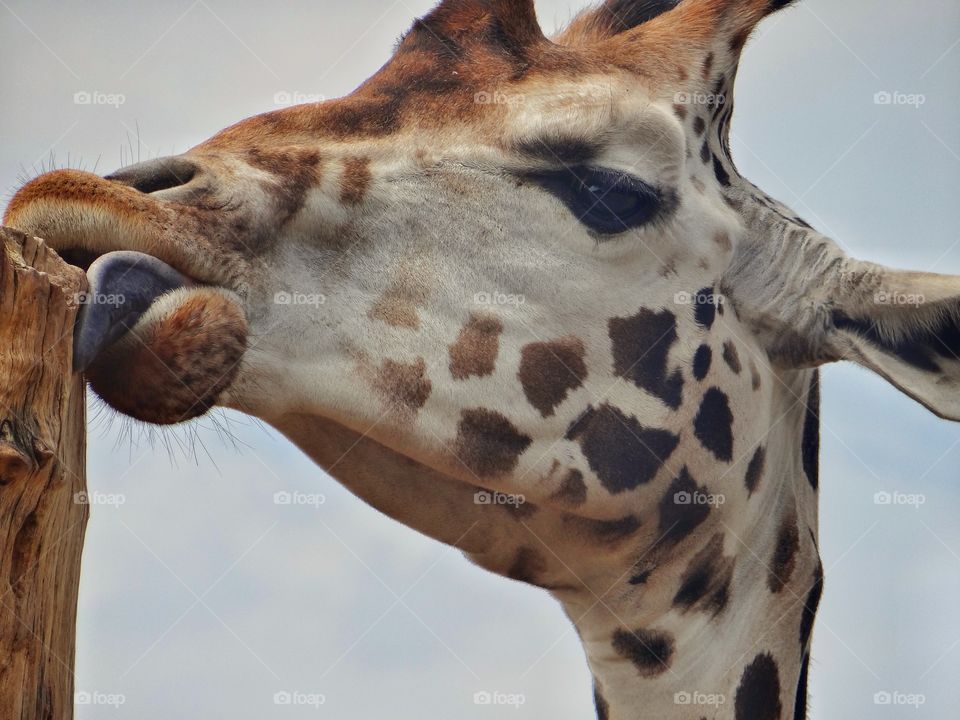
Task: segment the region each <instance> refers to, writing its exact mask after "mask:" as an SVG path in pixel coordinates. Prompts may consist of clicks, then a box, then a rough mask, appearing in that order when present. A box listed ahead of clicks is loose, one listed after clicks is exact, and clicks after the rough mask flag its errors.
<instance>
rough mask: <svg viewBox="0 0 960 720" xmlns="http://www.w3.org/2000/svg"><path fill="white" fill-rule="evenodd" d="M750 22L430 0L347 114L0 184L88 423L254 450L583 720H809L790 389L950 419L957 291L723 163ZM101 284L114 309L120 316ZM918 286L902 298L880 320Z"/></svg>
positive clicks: (806, 396)
mask: <svg viewBox="0 0 960 720" xmlns="http://www.w3.org/2000/svg"><path fill="white" fill-rule="evenodd" d="M789 4H791V3H790V2H786V1H779V2H778V1H772V0H682V1H680V2H675V1H668V0H608V1H607V2H606V3H604V4H602V5H600V6H598V7H596V8H593V9H590V10H587V11H585V12H583V13H582V14H580V15H579V16H577V17H576V18H575V19H574V20H573V21H572V22H571V23H570V25H569V26H568V27H567V28H566V29H564V30H563V31H561V32H560V33H559V34H558V35H556V36H555V37H553V38H547V37H545V36H544V34H543V32H542V31H541V29H540V27H539V25H538V23H537V19H536V16H535V12H534V8H533V2H532V0H444V1H443V2H441V3H440V5H439V6H438V7H437V8H436V9H435V10H434V11H432V12H431V13H430V14H429V15H427V16H426V17H424V18H422V19H420V20H418V21H416V22H415V23H414V25H413V27H412V29H411V30H410V31H409V32H408V33H407V34H406V35H405V36H404V37H403V38H402V40H401V41H400V43H399V44H398V46H397V48H396V51H395V53H394V55H393V57H392V58H391V60H390V61H389V62H388V63H387V64H386V65H385V66H384V67H383V68H381V69H380V70H379V71H378V72H377V73H376V74H375V75H374V76H373V77H372V78H370V79H369V80H368V81H367V82H365V83H364V84H363V85H361V87H360V88H358V89H357V90H356V91H355V92H354V93H352V94H351V95H349V96H347V97H345V98H342V99H338V100H334V101H329V102H323V103H317V104H308V105H302V106H296V107H292V108H287V109H284V110H279V111H274V112H269V113H266V114H264V115H260V116H256V117H253V118H250V119H246V120H243V121H241V122H239V123H237V124H236V125H233V126H231V127H229V128H227V129H225V130H223V131H221V132H220V133H218V134H217V135H215V136H214V137H212V138H211V139H209V140H208V141H206V142H204V143H202V144H200V145H198V146H197V147H195V148H193V149H191V150H190V151H188V152H186V153H184V154H182V155H179V156H176V157H170V158H162V159H158V160H152V161H148V162H146V163H141V164H138V165H134V166H131V167H127V168H123V169H121V170H119V171H117V172H115V173H113V174H112V175H108V176H106V177H98V176H96V175H92V174H90V173H85V172H80V171H76V170H57V171H53V172H50V173H46V174H44V175H41V176H39V177H38V178H35V179H33V180H32V181H30V182H28V183H26V184H25V185H24V186H23V187H22V188H21V189H20V190H19V191H18V192H17V193H16V195H15V196H14V197H13V199H12V200H11V202H10V204H9V206H8V207H7V209H6V212H5V215H4V223H5V224H7V225H10V226H12V227H14V228H18V229H20V230H22V231H24V232H28V233H32V234H34V235H37V236H41V237H43V238H45V239H46V241H47V242H49V243H50V244H51V245H52V246H53V247H54V248H55V249H57V250H58V251H59V252H60V253H61V254H62V255H63V256H64V257H66V258H68V259H69V260H70V261H71V262H74V263H75V264H78V265H80V266H82V267H85V268H87V271H88V277H89V280H90V284H91V297H92V298H93V299H92V301H91V302H90V303H89V304H87V305H85V306H84V308H83V310H82V313H81V319H80V323H79V325H78V328H77V330H76V335H75V357H76V365H77V367H78V369H81V370H83V371H84V372H85V373H86V374H87V377H88V378H89V380H90V382H91V384H92V386H93V388H94V389H95V390H96V392H97V393H99V394H100V395H101V397H103V398H104V399H105V400H106V401H107V402H108V403H109V404H110V405H112V406H113V407H114V408H116V409H117V410H119V411H121V412H124V413H126V414H128V415H130V416H132V417H134V418H137V419H139V420H143V421H147V422H153V423H175V422H180V421H186V420H189V419H191V418H193V417H196V416H198V415H201V414H203V413H205V412H207V411H208V410H210V409H211V408H212V407H214V406H217V405H219V406H224V407H230V408H234V409H238V410H241V411H243V412H246V413H249V414H251V415H254V416H256V417H259V418H261V419H263V420H265V421H266V422H268V423H270V424H271V425H273V426H274V427H276V428H278V429H279V430H280V431H281V432H282V433H284V434H285V435H286V436H287V437H288V438H290V439H291V440H292V441H293V442H294V443H295V444H296V445H298V446H299V447H300V448H301V449H302V450H303V451H304V452H305V453H306V454H308V455H309V456H310V457H311V458H313V459H314V460H315V461H316V463H317V464H318V465H319V466H320V467H322V468H324V469H325V470H327V471H329V473H330V474H331V475H332V476H334V477H335V478H336V479H337V480H338V481H339V482H341V483H343V484H344V485H345V486H346V487H347V488H349V489H350V490H351V491H352V492H353V493H354V494H356V495H357V496H359V497H360V498H361V499H363V500H364V501H366V502H368V503H369V504H371V505H372V506H373V507H375V508H377V509H378V510H380V511H381V512H383V513H385V514H386V515H388V516H390V517H392V518H395V519H396V520H398V521H400V522H401V523H404V524H406V525H408V526H410V527H411V528H413V529H415V530H418V531H420V532H421V533H424V534H426V535H428V536H430V537H432V538H435V539H437V540H439V541H441V542H444V543H447V544H449V545H452V546H454V547H456V548H458V549H460V550H462V551H463V552H464V553H465V554H466V555H467V556H468V557H469V558H470V559H471V560H472V561H473V562H475V563H476V564H478V565H479V566H481V567H483V568H486V569H487V570H490V571H491V572H494V573H497V574H499V575H502V576H505V577H508V578H511V579H514V580H517V581H521V582H525V583H529V584H532V585H535V586H538V587H541V588H544V589H545V590H547V591H548V592H550V593H551V594H552V595H553V596H554V597H555V598H556V599H557V600H558V602H559V603H560V604H561V605H562V607H563V609H564V610H565V612H566V614H567V615H568V616H569V618H570V620H571V622H572V623H573V624H574V625H575V627H576V630H577V632H578V634H579V637H580V639H581V641H582V644H583V647H584V651H585V655H586V658H587V662H588V664H589V667H590V670H591V672H592V674H593V677H594V688H595V692H594V695H595V705H596V712H597V717H598V718H600V720H628V719H629V720H632V719H633V718H637V717H655V718H666V719H668V720H669V719H676V720H679V719H680V718H684V719H685V718H700V717H703V718H706V717H711V718H715V719H721V718H724V719H725V718H731V719H735V720H767V719H774V718H787V717H793V718H804V717H806V702H807V689H806V686H807V673H808V666H809V660H810V639H811V634H812V630H813V625H814V618H815V614H816V609H817V605H818V602H819V599H820V596H821V593H822V590H823V570H822V566H821V564H820V560H819V554H818V548H817V537H818V526H817V491H818V483H819V479H818V462H819V458H818V451H819V375H818V372H819V370H818V369H819V368H820V367H821V366H823V365H825V364H827V363H831V362H835V361H840V360H849V361H853V362H855V363H858V364H860V365H862V366H864V367H866V368H868V369H870V370H873V371H874V372H876V373H878V374H879V375H881V376H882V377H884V378H886V379H887V380H888V381H889V382H890V383H891V384H893V385H894V386H895V387H897V388H899V389H900V390H901V391H902V392H904V393H906V394H907V395H909V396H910V397H913V398H914V399H916V400H917V401H918V402H920V403H922V404H923V405H925V406H926V407H928V408H929V409H930V410H932V411H933V412H934V413H936V414H938V415H940V416H942V417H944V418H947V419H952V420H958V419H960V392H957V390H958V383H960V363H958V362H957V359H958V358H957V355H958V352H960V313H958V308H960V278H955V277H949V276H942V275H934V274H929V273H914V272H905V271H899V270H894V269H890V268H885V267H882V266H879V265H876V264H873V263H869V262H865V261H860V260H858V259H855V258H852V257H849V256H847V255H846V254H845V253H844V252H843V251H842V250H841V249H840V248H839V247H838V245H837V244H836V243H835V242H834V241H833V240H831V239H830V238H828V237H826V236H824V235H822V234H821V233H819V232H817V231H816V230H815V229H814V228H812V227H811V226H810V225H808V224H807V223H806V222H805V221H804V220H802V219H801V218H799V217H798V216H797V215H796V214H795V213H794V212H792V211H791V210H790V209H789V208H787V207H786V206H785V205H783V204H781V203H779V202H777V201H775V200H773V199H772V198H770V197H768V196H767V195H766V194H764V193H763V192H762V191H761V190H759V189H758V188H756V187H755V186H753V185H752V184H751V183H750V182H749V181H748V180H746V179H745V178H743V177H742V176H741V175H740V174H739V173H738V171H737V169H736V166H735V165H734V163H733V160H732V158H731V156H730V147H729V127H730V121H731V117H732V113H733V87H734V80H735V76H736V71H737V66H738V63H739V58H740V55H741V51H742V49H743V47H744V45H745V44H746V42H747V40H748V38H749V36H750V33H751V31H752V30H753V29H754V28H755V27H756V25H757V24H758V23H759V22H760V21H761V20H762V19H763V18H764V17H766V16H767V15H769V14H771V13H773V12H776V11H779V10H781V9H782V8H784V7H785V6H787V5H789ZM98 298H117V299H116V300H115V301H113V302H111V301H107V300H103V301H101V300H98ZM909 298H914V299H915V300H916V301H908V300H909Z"/></svg>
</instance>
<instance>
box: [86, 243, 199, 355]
mask: <svg viewBox="0 0 960 720" xmlns="http://www.w3.org/2000/svg"><path fill="white" fill-rule="evenodd" d="M87 280H88V281H89V284H90V290H89V294H88V296H87V297H86V298H85V299H84V302H83V305H82V306H81V307H80V313H79V315H78V317H77V325H76V327H75V329H74V336H73V367H74V370H76V371H77V372H82V371H83V370H86V369H87V368H88V367H90V364H91V363H92V362H93V361H94V360H95V359H96V358H97V356H98V355H99V354H100V353H101V352H103V350H105V349H106V348H107V347H109V346H110V345H112V344H113V343H114V342H116V341H117V340H119V339H120V338H121V337H122V336H123V335H124V333H126V332H127V331H128V330H130V328H132V327H133V326H134V325H136V323H137V321H138V320H139V319H140V318H141V317H142V316H143V314H144V313H145V312H146V311H147V309H148V308H149V307H150V306H151V305H152V304H153V303H154V301H155V300H156V299H157V298H158V297H160V296H161V295H163V294H164V293H168V292H170V291H171V290H175V289H177V288H180V287H184V286H187V285H192V284H193V283H192V282H191V281H190V279H189V278H187V277H185V276H183V275H181V274H180V273H179V272H177V271H176V270H174V269H173V268H172V267H170V266H169V265H167V264H166V263H165V262H163V261H162V260H158V259H157V258H155V257H153V256H151V255H145V254H144V253H139V252H133V251H131V250H118V251H116V252H111V253H107V254H106V255H102V256H101V257H99V258H97V259H96V260H95V261H94V263H93V264H92V265H91V266H90V269H89V270H87Z"/></svg>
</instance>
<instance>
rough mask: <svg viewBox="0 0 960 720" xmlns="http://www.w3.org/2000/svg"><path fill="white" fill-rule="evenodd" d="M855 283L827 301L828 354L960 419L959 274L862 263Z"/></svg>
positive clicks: (949, 417)
mask: <svg viewBox="0 0 960 720" xmlns="http://www.w3.org/2000/svg"><path fill="white" fill-rule="evenodd" d="M860 265H861V266H865V267H866V268H867V272H866V274H862V275H860V274H856V275H854V276H852V277H851V278H850V279H849V280H848V281H849V282H854V283H858V284H859V283H863V284H864V286H865V287H866V288H869V289H867V290H860V289H858V290H857V292H855V293H853V294H852V297H847V298H845V299H842V300H840V301H839V302H834V303H832V304H833V307H832V309H831V310H830V315H829V320H830V329H829V331H828V335H829V337H828V340H827V347H829V348H830V349H831V354H833V353H835V354H836V355H837V356H838V357H837V358H833V359H841V360H852V361H853V362H855V363H857V364H858V365H862V366H863V367H866V368H868V369H870V370H873V371H874V372H876V373H877V374H879V375H880V376H882V377H883V378H885V379H886V380H887V381H889V382H890V383H891V384H893V385H894V386H896V387H897V388H898V389H900V390H901V391H903V392H904V393H906V394H907V395H909V396H910V397H912V398H913V399H914V400H917V401H918V402H920V403H922V404H923V405H925V406H926V407H927V408H929V409H930V410H931V411H933V412H934V413H936V414H937V415H939V416H940V417H943V418H946V419H949V420H960V277H953V276H949V275H935V274H932V273H913V272H903V271H899V270H890V269H888V268H883V267H880V266H877V265H869V264H867V263H862V264H860Z"/></svg>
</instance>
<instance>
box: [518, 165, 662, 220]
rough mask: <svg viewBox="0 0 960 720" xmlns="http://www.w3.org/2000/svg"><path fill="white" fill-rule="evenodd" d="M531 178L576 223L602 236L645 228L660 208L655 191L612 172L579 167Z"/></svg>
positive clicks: (628, 176) (624, 175)
mask: <svg viewBox="0 0 960 720" xmlns="http://www.w3.org/2000/svg"><path fill="white" fill-rule="evenodd" d="M535 179H536V180H537V182H539V183H540V185H541V186H542V187H543V188H544V189H546V190H548V191H550V192H551V193H553V194H554V195H556V196H557V197H558V198H559V199H560V200H562V201H563V203H564V204H565V205H566V206H567V207H568V208H569V210H570V212H572V213H573V214H574V215H575V216H576V218H577V219H578V220H579V221H580V222H582V223H583V224H584V225H586V226H587V227H588V228H590V229H591V230H593V231H594V232H596V233H600V234H602V235H612V234H616V233H621V232H624V231H626V230H630V229H632V228H637V227H641V226H643V225H646V224H647V223H649V222H651V221H652V220H653V219H654V218H655V217H656V216H657V214H658V212H659V210H660V208H661V205H662V199H661V196H660V192H659V191H657V190H656V189H655V188H653V187H651V186H650V185H647V184H646V183H645V182H643V181H642V180H639V179H638V178H635V177H633V176H632V175H627V174H626V173H621V172H615V171H613V170H605V169H601V168H588V167H582V166H580V167H572V168H564V169H563V170H555V171H549V172H544V173H539V174H537V175H536V176H535Z"/></svg>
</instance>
